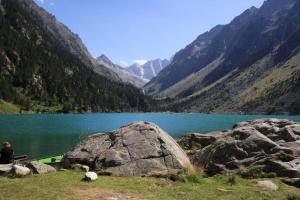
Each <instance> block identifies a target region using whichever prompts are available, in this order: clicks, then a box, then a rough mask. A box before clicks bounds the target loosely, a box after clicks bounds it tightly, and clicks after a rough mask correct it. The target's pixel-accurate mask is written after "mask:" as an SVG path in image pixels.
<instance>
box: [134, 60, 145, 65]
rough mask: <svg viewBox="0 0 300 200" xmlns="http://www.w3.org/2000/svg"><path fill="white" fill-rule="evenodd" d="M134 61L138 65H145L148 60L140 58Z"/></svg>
mask: <svg viewBox="0 0 300 200" xmlns="http://www.w3.org/2000/svg"><path fill="white" fill-rule="evenodd" d="M133 62H134V63H136V64H138V65H144V64H145V63H146V62H147V60H144V59H138V60H134V61H133Z"/></svg>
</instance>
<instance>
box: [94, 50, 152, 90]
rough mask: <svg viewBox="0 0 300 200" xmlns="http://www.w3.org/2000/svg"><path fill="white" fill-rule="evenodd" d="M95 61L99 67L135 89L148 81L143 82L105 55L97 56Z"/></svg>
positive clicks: (140, 78) (143, 80)
mask: <svg viewBox="0 0 300 200" xmlns="http://www.w3.org/2000/svg"><path fill="white" fill-rule="evenodd" d="M96 60H97V63H98V64H99V65H100V66H105V67H106V68H108V69H110V70H111V71H113V72H115V73H116V74H117V75H118V76H119V77H120V79H121V80H122V82H124V83H129V84H132V85H134V86H135V87H138V88H141V87H143V86H144V85H145V84H146V83H147V82H148V80H145V79H143V78H142V77H140V76H137V75H135V74H133V73H131V72H129V71H127V70H126V69H124V68H123V67H121V66H119V65H116V64H114V63H113V62H112V61H111V60H110V59H109V58H108V57H107V56H105V55H101V56H99V57H98V58H97V59H96Z"/></svg>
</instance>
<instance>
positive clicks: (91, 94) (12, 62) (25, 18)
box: [0, 0, 150, 112]
mask: <svg viewBox="0 0 300 200" xmlns="http://www.w3.org/2000/svg"><path fill="white" fill-rule="evenodd" d="M37 9H39V7H37V6H36V4H35V3H34V2H33V1H32V0H26V1H24V0H14V1H11V0H1V1H0V99H3V100H4V101H5V102H9V103H13V104H15V105H18V107H20V110H21V111H26V112H31V111H33V112H112V111H114V112H119V111H127V112H133V111H147V110H149V109H150V99H149V98H148V97H146V96H144V95H143V94H142V91H141V90H139V89H137V88H135V87H133V86H130V85H128V84H123V83H121V82H120V81H119V77H118V76H117V75H116V74H115V73H114V72H112V71H111V70H108V69H106V68H105V67H104V66H100V65H98V64H97V65H93V66H91V65H89V63H87V64H86V62H84V61H83V59H82V57H81V56H84V54H83V53H81V52H79V54H77V53H74V51H72V50H71V49H72V47H73V46H72V45H74V46H75V47H77V45H78V43H77V42H75V44H70V45H69V46H68V45H67V44H68V43H72V41H73V40H68V39H67V38H68V37H66V38H65V39H66V41H62V40H64V37H61V35H60V34H57V35H55V36H53V34H54V33H49V27H50V29H51V28H52V27H53V24H49V27H48V26H47V24H44V22H43V21H41V17H37V16H36V15H38V14H39V13H40V12H37V11H36V10H37ZM44 12H46V11H44V10H41V13H44ZM49 16H50V14H46V17H49ZM52 22H53V20H51V19H50V23H52ZM54 22H56V21H54ZM47 27H48V28H47ZM53 30H55V29H53ZM68 34H71V36H70V37H73V35H72V33H70V32H68V31H67V35H68ZM75 38H76V37H75ZM62 44H66V45H67V46H65V47H64V46H63V45H62ZM81 44H82V43H81ZM75 47H74V49H75ZM78 50H80V49H78ZM85 58H86V61H88V58H87V57H85ZM88 62H89V61H88ZM91 62H92V61H91ZM95 66H98V67H99V70H100V67H101V71H102V69H104V70H103V71H102V72H103V73H102V74H101V73H99V71H98V73H96V72H95V69H94V67H95ZM105 72H109V74H105ZM111 75H112V76H111ZM114 76H115V77H116V78H115V77H114Z"/></svg>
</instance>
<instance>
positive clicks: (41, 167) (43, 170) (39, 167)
mask: <svg viewBox="0 0 300 200" xmlns="http://www.w3.org/2000/svg"><path fill="white" fill-rule="evenodd" d="M26 167H28V168H29V169H31V170H32V171H33V173H35V174H48V173H52V172H56V169H55V168H54V167H52V166H50V165H46V164H42V163H38V162H30V163H28V164H27V165H26Z"/></svg>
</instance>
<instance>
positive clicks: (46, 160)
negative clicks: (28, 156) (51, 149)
mask: <svg viewBox="0 0 300 200" xmlns="http://www.w3.org/2000/svg"><path fill="white" fill-rule="evenodd" d="M62 158H63V155H60V156H53V157H49V158H43V159H39V160H34V161H36V162H38V163H43V164H48V165H51V164H58V163H60V161H61V160H62Z"/></svg>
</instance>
